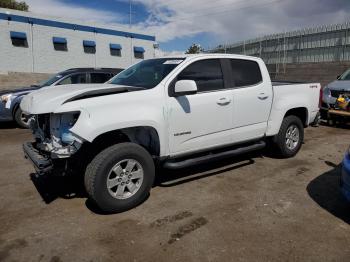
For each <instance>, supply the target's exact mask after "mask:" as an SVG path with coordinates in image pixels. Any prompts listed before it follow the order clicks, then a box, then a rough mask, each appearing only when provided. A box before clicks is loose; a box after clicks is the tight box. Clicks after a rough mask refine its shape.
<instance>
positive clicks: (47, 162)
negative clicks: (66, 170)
mask: <svg viewBox="0 0 350 262" xmlns="http://www.w3.org/2000/svg"><path fill="white" fill-rule="evenodd" d="M23 152H24V157H25V158H26V159H28V160H29V161H30V162H31V163H32V164H33V166H34V168H35V170H36V171H37V173H39V174H44V173H48V172H50V171H51V170H52V169H53V163H52V161H51V159H49V158H48V157H47V156H45V155H43V154H40V152H39V151H38V150H37V149H35V147H34V145H33V143H30V142H27V143H24V144H23Z"/></svg>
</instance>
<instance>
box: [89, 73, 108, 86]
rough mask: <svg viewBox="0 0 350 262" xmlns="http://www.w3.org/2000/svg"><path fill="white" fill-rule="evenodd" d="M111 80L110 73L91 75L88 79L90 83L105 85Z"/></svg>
mask: <svg viewBox="0 0 350 262" xmlns="http://www.w3.org/2000/svg"><path fill="white" fill-rule="evenodd" d="M111 78H112V74H110V73H91V74H90V79H91V83H93V84H94V83H105V82H107V81H108V80H109V79H111Z"/></svg>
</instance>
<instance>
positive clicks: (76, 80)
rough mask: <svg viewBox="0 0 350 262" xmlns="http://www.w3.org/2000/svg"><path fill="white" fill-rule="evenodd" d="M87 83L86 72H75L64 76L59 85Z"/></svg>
mask: <svg viewBox="0 0 350 262" xmlns="http://www.w3.org/2000/svg"><path fill="white" fill-rule="evenodd" d="M85 83H87V79H86V74H85V73H81V74H74V75H70V76H68V77H66V78H64V79H63V80H62V81H61V82H59V83H58V85H71V84H85Z"/></svg>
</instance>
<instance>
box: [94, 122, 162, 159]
mask: <svg viewBox="0 0 350 262" xmlns="http://www.w3.org/2000/svg"><path fill="white" fill-rule="evenodd" d="M121 142H132V143H135V144H138V145H140V146H142V147H143V148H145V149H146V150H147V151H148V152H149V153H150V154H151V155H152V156H159V155H160V147H161V145H160V138H159V134H158V131H157V130H156V129H155V128H154V127H151V126H134V127H128V128H121V129H116V130H111V131H108V132H105V133H102V134H100V135H98V136H97V137H96V138H94V139H93V141H92V142H91V143H92V144H93V145H96V146H98V147H102V148H106V147H108V146H111V145H113V144H117V143H121Z"/></svg>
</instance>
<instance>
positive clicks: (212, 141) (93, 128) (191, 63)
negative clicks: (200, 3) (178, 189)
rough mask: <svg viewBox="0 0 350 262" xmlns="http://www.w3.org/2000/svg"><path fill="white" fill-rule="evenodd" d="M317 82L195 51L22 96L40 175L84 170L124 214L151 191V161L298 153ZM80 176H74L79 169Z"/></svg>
mask: <svg viewBox="0 0 350 262" xmlns="http://www.w3.org/2000/svg"><path fill="white" fill-rule="evenodd" d="M319 96H320V84H318V83H308V84H290V83H271V80H270V76H269V73H268V71H267V68H266V66H265V64H264V62H263V61H262V60H261V59H259V58H255V57H248V56H240V55H226V54H200V55H189V56H185V55H184V56H177V57H165V58H156V59H150V60H143V61H141V62H139V63H137V64H135V65H133V66H131V67H129V68H128V69H126V70H124V71H122V72H121V73H119V74H118V75H117V76H115V77H114V78H112V79H111V80H110V81H109V82H107V83H106V84H103V85H96V86H93V87H91V85H90V86H86V85H70V86H59V87H50V88H42V89H40V90H38V91H35V92H33V93H31V94H29V95H27V96H26V97H25V98H24V99H23V100H22V103H21V109H22V110H23V111H24V112H25V113H28V114H30V115H32V117H31V119H30V128H31V130H32V131H33V134H34V137H35V142H29V143H25V144H24V145H23V148H24V153H25V156H26V158H28V159H29V160H31V162H32V163H33V164H34V167H35V168H36V170H37V172H38V173H39V174H52V173H59V174H63V175H68V174H70V173H75V174H76V173H77V171H75V170H84V171H83V173H84V181H85V188H86V191H87V193H88V195H89V198H90V199H91V200H93V201H94V202H95V203H96V204H97V205H98V206H99V207H100V208H101V209H102V210H104V211H107V212H120V211H124V210H127V209H130V208H132V207H135V206H136V205H138V204H139V203H141V202H142V201H143V200H144V199H145V198H146V197H147V196H148V194H149V191H150V189H151V187H152V185H153V181H154V177H155V166H158V165H162V166H163V167H165V168H170V169H176V168H183V167H187V166H190V165H193V164H198V163H205V162H208V161H212V160H215V159H219V158H224V157H234V156H235V155H237V154H241V153H245V152H249V151H252V150H257V149H261V148H263V147H264V146H265V145H266V143H267V142H268V141H270V142H271V143H269V144H274V145H275V148H276V150H277V152H279V154H280V155H281V156H282V157H292V156H294V155H295V154H296V153H297V152H298V151H299V149H300V147H301V144H302V142H303V138H304V128H305V127H307V126H309V125H312V124H313V123H316V122H317V121H318V117H319V113H318V112H319ZM78 173H79V172H78Z"/></svg>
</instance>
